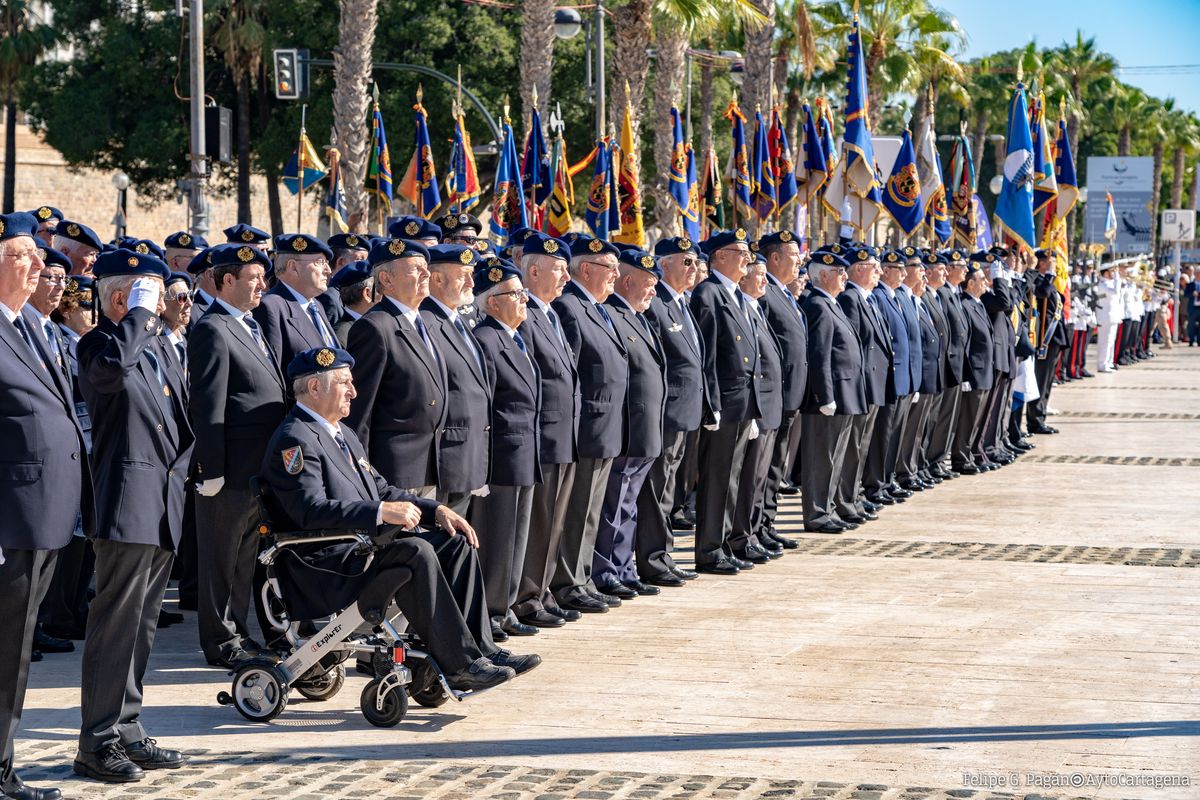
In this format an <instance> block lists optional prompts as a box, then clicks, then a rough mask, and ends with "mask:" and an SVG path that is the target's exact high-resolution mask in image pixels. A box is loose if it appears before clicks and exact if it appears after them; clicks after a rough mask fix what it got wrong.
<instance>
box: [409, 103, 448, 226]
mask: <svg viewBox="0 0 1200 800" xmlns="http://www.w3.org/2000/svg"><path fill="white" fill-rule="evenodd" d="M413 111H414V112H416V114H415V116H416V133H415V135H414V137H413V154H412V159H411V160H409V162H408V169H407V170H406V171H405V172H404V177H403V178H401V179H400V196H401V197H403V198H404V199H405V200H407V201H408V202H410V203H412V204H413V205H414V206H416V209H417V214H418V215H419V216H421V217H423V218H424V219H430V218H431V217H432V216H433V215H434V214H436V213H437V210H438V206H440V205H441V204H442V194H441V192H440V191H439V190H438V179H437V167H436V166H435V165H434V163H433V147H432V145H431V144H430V142H429V126H428V124H427V121H428V116H429V115H428V114H427V113H426V111H425V107H424V106H423V105H421V90H420V89H418V90H417V104H416V105H415V106H413Z"/></svg>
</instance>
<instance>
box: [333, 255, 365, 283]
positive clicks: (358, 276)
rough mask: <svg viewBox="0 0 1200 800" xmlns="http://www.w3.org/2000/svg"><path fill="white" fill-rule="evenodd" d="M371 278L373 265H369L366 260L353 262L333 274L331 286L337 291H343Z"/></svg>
mask: <svg viewBox="0 0 1200 800" xmlns="http://www.w3.org/2000/svg"><path fill="white" fill-rule="evenodd" d="M369 277H371V265H370V264H368V263H367V261H366V259H364V260H362V261H351V262H350V263H349V264H347V265H346V266H344V267H342V268H341V269H339V270H338V271H337V272H335V273H333V277H331V278H330V279H329V285H330V286H332V287H333V288H335V289H341V288H343V287H346V286H353V285H354V284H356V283H362V282H363V281H365V280H366V279H367V278H369Z"/></svg>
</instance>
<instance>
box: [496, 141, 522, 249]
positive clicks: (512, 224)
mask: <svg viewBox="0 0 1200 800" xmlns="http://www.w3.org/2000/svg"><path fill="white" fill-rule="evenodd" d="M501 136H502V138H503V141H501V143H500V161H499V163H498V164H497V165H496V185H495V187H494V189H493V191H492V221H491V229H492V233H494V234H495V235H496V236H499V237H500V238H501V239H503V240H505V241H507V239H508V236H509V234H511V233H512V232H513V231H515V230H516V229H517V228H524V227H526V225H527V224H528V223H527V222H526V217H525V191H524V188H523V187H522V186H521V164H520V162H519V161H518V160H517V143H516V141H515V139H514V137H513V129H512V123H511V122H510V121H509V120H508V118H507V117H506V118H505V119H504V127H503V128H502V129H501Z"/></svg>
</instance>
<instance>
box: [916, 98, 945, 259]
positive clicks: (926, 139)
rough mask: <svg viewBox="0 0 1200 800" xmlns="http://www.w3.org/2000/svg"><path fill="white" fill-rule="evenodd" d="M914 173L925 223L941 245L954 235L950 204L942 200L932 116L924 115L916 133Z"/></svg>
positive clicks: (940, 176)
mask: <svg viewBox="0 0 1200 800" xmlns="http://www.w3.org/2000/svg"><path fill="white" fill-rule="evenodd" d="M917 175H918V176H919V177H920V178H921V203H922V205H924V207H925V224H926V225H928V226H929V234H930V236H932V237H933V240H934V241H935V242H936V243H937V245H938V246H939V247H945V246H947V245H949V244H950V240H951V239H952V238H954V228H953V226H952V225H951V223H950V205H949V203H948V202H947V201H946V182H945V180H943V178H942V159H941V158H940V157H939V156H938V151H937V134H936V133H934V132H933V117H927V118H926V120H925V126H924V128H923V129H922V130H921V131H919V132H918V134H917Z"/></svg>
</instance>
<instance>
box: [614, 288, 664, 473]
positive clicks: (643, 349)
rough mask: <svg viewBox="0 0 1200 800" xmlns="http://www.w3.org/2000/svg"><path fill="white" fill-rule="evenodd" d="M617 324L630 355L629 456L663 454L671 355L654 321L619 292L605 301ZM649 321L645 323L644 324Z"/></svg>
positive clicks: (644, 456)
mask: <svg viewBox="0 0 1200 800" xmlns="http://www.w3.org/2000/svg"><path fill="white" fill-rule="evenodd" d="M604 305H605V307H606V308H608V313H609V315H610V316H611V317H612V321H613V325H614V326H615V327H616V329H617V333H618V334H620V336H621V339H622V341H623V343H624V345H625V352H626V353H627V354H628V356H629V391H628V392H627V393H626V395H625V398H626V399H625V418H626V427H625V449H624V450H623V451H622V452H621V455H623V456H626V457H628V458H658V457H659V456H660V455H662V444H663V411H664V409H665V407H666V402H667V374H666V366H667V357H666V355H664V354H663V351H662V345H661V344H659V341H658V337H657V336H656V335H655V334H654V332H653V330H654V329H653V328H650V329H649V330H647V328H649V326H650V323H649V322H645V319H644V318H643V319H639V317H638V314H637V313H636V312H635V311H634V310H633V309H632V308H630V307H629V306H628V305H626V304H625V301H624V300H622V299H620V298H618V297H617V296H616V295H613V296H612V297H609V298H608V300H607V301H605V304H604ZM643 322H645V326H643V324H642V323H643Z"/></svg>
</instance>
